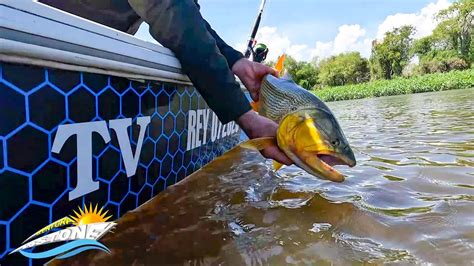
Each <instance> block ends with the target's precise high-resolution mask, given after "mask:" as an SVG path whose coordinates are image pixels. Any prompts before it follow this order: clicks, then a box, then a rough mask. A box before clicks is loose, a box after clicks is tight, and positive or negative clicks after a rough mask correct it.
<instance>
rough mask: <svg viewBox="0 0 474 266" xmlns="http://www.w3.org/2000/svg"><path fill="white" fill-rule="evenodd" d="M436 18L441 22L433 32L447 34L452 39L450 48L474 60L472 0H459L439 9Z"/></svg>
mask: <svg viewBox="0 0 474 266" xmlns="http://www.w3.org/2000/svg"><path fill="white" fill-rule="evenodd" d="M438 19H440V20H442V22H441V23H440V24H439V25H438V27H437V28H436V29H435V31H434V34H433V35H436V33H438V32H439V33H440V34H443V35H447V36H449V37H450V39H451V40H452V46H453V47H452V48H454V49H456V50H458V51H459V53H460V54H461V56H462V57H463V58H464V59H466V60H468V61H470V62H472V61H474V58H473V56H474V54H473V43H472V39H473V38H474V36H473V34H474V30H473V28H474V23H473V22H474V0H459V1H457V2H454V3H453V4H452V5H451V6H450V7H449V8H447V9H444V10H441V11H440V12H439V14H438Z"/></svg>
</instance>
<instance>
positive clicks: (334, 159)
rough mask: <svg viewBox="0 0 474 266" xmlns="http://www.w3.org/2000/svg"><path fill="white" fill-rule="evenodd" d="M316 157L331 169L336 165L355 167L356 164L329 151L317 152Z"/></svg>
mask: <svg viewBox="0 0 474 266" xmlns="http://www.w3.org/2000/svg"><path fill="white" fill-rule="evenodd" d="M316 156H317V157H318V159H319V160H321V161H322V162H323V163H325V164H326V165H327V166H329V167H331V168H332V167H333V166H336V165H347V166H349V167H354V166H355V165H356V162H355V161H354V160H351V159H349V158H347V156H344V155H342V154H338V153H335V152H331V151H322V152H318V153H317V154H316Z"/></svg>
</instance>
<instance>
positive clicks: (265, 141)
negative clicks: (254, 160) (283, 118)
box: [240, 137, 277, 151]
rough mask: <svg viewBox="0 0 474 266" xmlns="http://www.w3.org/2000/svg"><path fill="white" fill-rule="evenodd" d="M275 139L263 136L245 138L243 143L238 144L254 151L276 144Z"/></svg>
mask: <svg viewBox="0 0 474 266" xmlns="http://www.w3.org/2000/svg"><path fill="white" fill-rule="evenodd" d="M276 145H277V144H276V139H275V137H263V138H257V139H251V140H247V141H246V142H244V143H241V144H240V147H242V148H246V149H249V150H254V151H261V150H263V149H265V148H267V147H270V146H276Z"/></svg>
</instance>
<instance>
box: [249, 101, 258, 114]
mask: <svg viewBox="0 0 474 266" xmlns="http://www.w3.org/2000/svg"><path fill="white" fill-rule="evenodd" d="M250 106H252V109H253V110H254V111H255V112H257V113H258V110H259V109H260V108H259V107H260V105H259V104H258V102H251V103H250Z"/></svg>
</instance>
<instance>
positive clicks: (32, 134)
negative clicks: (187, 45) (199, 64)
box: [0, 0, 241, 265]
mask: <svg viewBox="0 0 474 266" xmlns="http://www.w3.org/2000/svg"><path fill="white" fill-rule="evenodd" d="M0 14H1V15H0V16H1V18H0V34H1V35H0V151H1V152H0V264H1V265H10V264H14V265H23V264H31V263H34V264H36V263H39V262H41V261H36V260H35V261H34V262H32V261H31V260H28V259H27V258H25V257H23V256H21V255H20V254H19V253H15V254H12V255H9V253H10V252H11V251H13V250H14V249H15V248H17V247H19V246H20V245H21V244H22V242H23V241H24V240H26V239H27V238H28V237H29V236H31V235H32V234H34V233H35V232H36V231H37V230H39V229H40V228H42V227H44V226H46V225H48V224H50V223H52V222H54V221H56V220H58V219H60V218H62V217H65V216H67V215H70V214H71V212H72V211H73V209H77V207H78V206H83V205H84V204H87V205H89V204H90V203H91V204H93V205H96V204H98V205H99V206H103V207H104V208H105V209H107V210H108V211H109V214H111V215H112V219H117V218H118V217H120V216H122V215H123V214H125V213H126V212H127V211H130V210H133V209H135V208H137V207H138V206H140V205H142V204H143V203H144V202H146V201H148V200H149V199H151V198H152V197H154V196H155V195H157V194H158V193H160V192H161V191H163V190H164V189H166V188H167V187H168V186H171V185H173V184H175V183H177V182H179V181H181V180H183V179H184V178H186V176H188V175H190V174H191V173H193V172H195V171H197V170H199V169H200V168H201V167H202V166H204V165H206V164H207V163H208V162H210V161H211V160H213V159H214V158H216V157H218V156H220V155H221V154H223V153H224V152H226V151H227V150H229V149H230V148H232V147H234V146H235V145H236V144H237V143H238V142H239V140H240V134H241V132H240V129H239V127H238V126H237V125H236V124H235V123H234V122H231V123H229V124H226V125H223V124H222V123H221V122H220V121H219V120H218V118H217V116H216V115H215V114H214V113H213V112H212V111H211V110H210V109H209V108H208V106H207V104H206V102H205V101H204V100H203V98H202V97H201V95H199V93H198V92H197V91H196V89H195V88H194V87H193V85H192V84H191V83H190V81H189V79H188V78H187V76H186V75H184V74H183V73H182V72H181V66H180V63H179V61H178V60H177V59H176V58H175V57H174V55H173V53H172V52H171V51H169V50H168V49H166V48H164V47H162V46H159V45H156V44H152V43H148V42H145V41H142V40H139V39H137V38H135V37H133V36H130V35H127V34H125V33H122V32H119V31H116V30H113V29H111V28H108V27H105V26H102V25H99V24H97V23H94V22H91V21H88V20H85V19H82V18H80V17H77V16H74V15H70V14H68V13H65V12H62V11H60V10H57V9H54V8H51V7H48V6H46V5H43V4H40V3H37V2H31V1H14V0H6V1H2V2H1V3H0ZM44 29H47V30H44ZM43 262H44V261H43Z"/></svg>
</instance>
